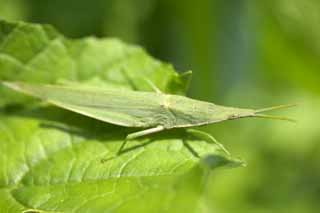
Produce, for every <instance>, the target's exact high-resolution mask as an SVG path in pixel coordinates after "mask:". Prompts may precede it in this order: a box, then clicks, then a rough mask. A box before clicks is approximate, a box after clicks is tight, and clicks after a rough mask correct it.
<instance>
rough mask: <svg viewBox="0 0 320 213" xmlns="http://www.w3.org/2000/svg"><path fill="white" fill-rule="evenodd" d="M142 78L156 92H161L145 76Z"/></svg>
mask: <svg viewBox="0 0 320 213" xmlns="http://www.w3.org/2000/svg"><path fill="white" fill-rule="evenodd" d="M144 80H145V81H146V82H147V83H148V84H149V86H150V87H151V88H152V89H153V90H154V91H155V92H156V93H159V94H162V93H163V92H162V91H161V90H160V89H159V88H158V87H157V86H156V85H155V84H154V83H153V82H152V81H150V80H149V79H147V78H145V79H144Z"/></svg>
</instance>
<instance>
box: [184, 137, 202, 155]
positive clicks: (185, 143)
mask: <svg viewBox="0 0 320 213" xmlns="http://www.w3.org/2000/svg"><path fill="white" fill-rule="evenodd" d="M182 143H183V145H184V146H185V147H186V148H187V149H188V150H189V152H190V153H191V154H192V155H193V156H194V157H196V158H200V155H199V154H198V153H197V151H196V150H194V149H193V148H192V146H190V144H189V143H188V142H187V141H186V140H184V139H182Z"/></svg>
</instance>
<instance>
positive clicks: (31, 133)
mask: <svg viewBox="0 0 320 213" xmlns="http://www.w3.org/2000/svg"><path fill="white" fill-rule="evenodd" d="M0 70H1V72H0V79H1V80H11V81H17V80H22V81H27V82H39V83H56V82H61V81H72V82H77V83H78V84H79V83H80V84H83V85H87V84H89V85H95V86H99V87H110V88H114V89H117V88H119V89H120V88H121V89H128V90H130V89H135V90H148V89H150V88H149V86H148V85H147V84H146V83H145V82H144V80H143V78H144V77H145V76H147V77H148V78H149V79H151V80H152V81H153V82H154V83H155V84H156V85H157V86H158V87H159V88H160V89H161V90H163V91H165V92H168V93H175V94H183V93H184V92H185V90H186V88H187V84H188V81H189V80H188V78H186V76H184V75H182V76H180V75H178V74H177V73H176V72H175V71H174V69H173V68H172V66H171V65H168V64H164V63H162V62H160V61H158V60H156V59H154V58H152V57H150V56H148V55H147V54H146V53H145V52H144V51H143V50H142V49H141V48H139V47H135V46H131V45H127V44H125V43H123V42H121V41H119V40H116V39H96V38H85V39H81V40H70V39H66V38H65V37H63V36H62V35H60V34H59V33H58V32H56V31H55V30H54V29H52V28H51V27H49V26H42V25H34V24H26V23H23V22H19V23H9V22H4V21H2V22H1V23H0ZM0 93H1V96H2V98H1V102H0V106H1V110H0V150H1V158H0V186H1V189H0V208H1V211H4V212H18V211H26V212H32V211H33V212H89V211H90V212H105V211H117V212H128V211H130V212H151V211H152V212H154V211H158V212H163V211H165V210H166V211H169V212H177V211H178V212H181V211H184V212H198V210H199V208H203V207H202V206H203V205H204V203H203V202H202V194H203V187H204V186H205V184H206V181H207V178H206V177H207V175H208V173H209V172H210V170H212V169H214V168H216V167H219V166H226V165H232V166H236V165H240V164H241V162H240V161H237V160H235V159H232V158H231V157H230V156H226V155H225V154H224V152H223V150H221V148H220V147H218V146H217V145H215V144H210V143H208V142H206V141H203V140H201V139H198V138H196V137H194V136H192V135H189V134H187V133H185V132H184V131H183V130H176V131H170V132H164V133H162V134H158V135H156V136H152V137H146V138H143V139H139V140H135V141H131V142H130V143H128V148H127V150H128V151H127V152H125V153H124V154H122V155H120V156H119V157H117V158H114V159H109V157H111V156H114V154H115V152H116V151H117V150H118V148H119V146H120V144H121V143H122V141H123V139H124V138H125V135H126V134H127V133H128V132H130V131H133V130H131V129H128V128H123V127H118V126H114V125H109V124H106V123H103V122H100V121H97V120H94V119H90V118H88V117H85V116H81V115H78V114H75V113H72V112H69V111H65V110H63V109H60V108H56V107H53V106H46V105H41V104H38V101H36V102H35V101H34V100H33V99H32V98H26V97H24V96H22V95H19V94H17V93H14V92H12V91H10V90H8V89H6V88H1V91H0ZM184 143H188V144H189V145H190V146H191V147H192V148H193V149H195V150H196V151H197V152H198V153H199V154H200V155H201V156H204V158H203V160H202V161H200V160H199V159H198V158H196V157H194V156H193V155H192V154H191V153H190V151H189V150H188V149H187V148H186V146H184ZM105 159H109V160H106V161H104V160H105Z"/></svg>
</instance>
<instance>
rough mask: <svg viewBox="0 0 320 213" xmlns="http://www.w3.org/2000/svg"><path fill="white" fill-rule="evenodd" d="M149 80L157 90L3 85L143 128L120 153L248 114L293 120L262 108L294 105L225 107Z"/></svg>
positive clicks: (21, 84)
mask: <svg viewBox="0 0 320 213" xmlns="http://www.w3.org/2000/svg"><path fill="white" fill-rule="evenodd" d="M149 83H150V85H151V86H152V88H153V89H154V90H155V92H141V91H131V90H110V89H107V90H103V89H98V88H91V87H90V88H89V87H88V88H81V87H75V86H60V85H35V84H28V83H22V82H3V85H5V86H6V87H9V88H11V89H14V90H16V91H19V92H22V93H26V94H29V95H31V96H34V97H37V98H40V99H42V100H44V101H46V102H49V103H51V104H53V105H56V106H59V107H62V108H64V109H67V110H71V111H74V112H77V113H80V114H83V115H86V116H89V117H92V118H95V119H98V120H101V121H104V122H107V123H111V124H115V125H119V126H124V127H139V128H142V129H143V130H141V131H138V132H134V133H131V134H128V135H127V137H126V140H124V143H123V144H122V145H121V147H120V149H119V151H118V153H120V152H121V151H122V149H123V148H124V146H125V144H126V142H127V141H128V140H130V139H134V138H138V137H141V136H145V135H149V134H152V133H156V132H160V131H163V130H168V129H173V128H187V127H194V126H202V125H207V124H212V123H218V122H222V121H226V120H233V119H239V118H246V117H257V118H270V119H279V120H288V121H292V120H291V119H289V118H286V117H280V116H271V115H266V114H263V112H266V111H271V110H275V109H280V108H287V107H290V106H293V105H280V106H274V107H269V108H264V109H258V110H254V109H242V108H234V107H226V106H220V105H216V104H213V103H209V102H204V101H199V100H194V99H191V98H188V97H185V96H179V95H172V94H164V93H162V92H161V91H160V90H159V89H158V88H156V87H155V85H153V84H152V83H151V82H149Z"/></svg>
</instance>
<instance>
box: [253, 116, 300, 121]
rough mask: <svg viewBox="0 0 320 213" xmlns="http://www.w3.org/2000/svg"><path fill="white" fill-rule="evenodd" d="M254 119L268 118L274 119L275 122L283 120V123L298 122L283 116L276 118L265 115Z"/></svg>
mask: <svg viewBox="0 0 320 213" xmlns="http://www.w3.org/2000/svg"><path fill="white" fill-rule="evenodd" d="M254 117H258V118H268V119H273V120H283V121H290V122H294V123H296V122H297V121H296V120H294V119H291V118H287V117H282V116H274V115H265V114H256V115H254Z"/></svg>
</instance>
